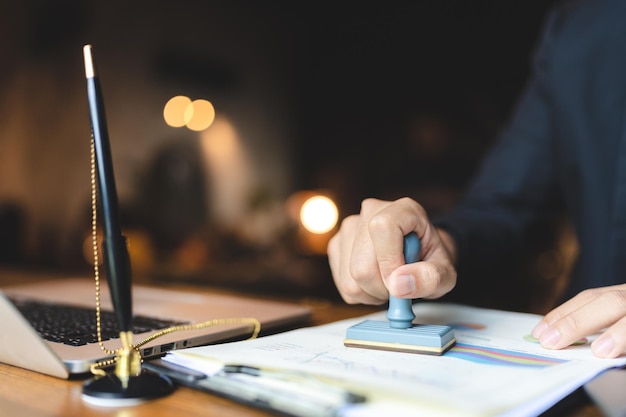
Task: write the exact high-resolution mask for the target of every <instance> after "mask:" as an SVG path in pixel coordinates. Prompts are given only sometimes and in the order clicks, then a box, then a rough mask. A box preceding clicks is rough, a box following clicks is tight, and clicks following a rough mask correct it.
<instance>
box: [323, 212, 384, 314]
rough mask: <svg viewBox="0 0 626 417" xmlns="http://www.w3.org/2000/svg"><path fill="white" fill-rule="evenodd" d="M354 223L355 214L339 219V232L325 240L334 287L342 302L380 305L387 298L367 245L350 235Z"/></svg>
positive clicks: (355, 227)
mask: <svg viewBox="0 0 626 417" xmlns="http://www.w3.org/2000/svg"><path fill="white" fill-rule="evenodd" d="M358 225H359V216H356V215H355V216H349V217H346V218H345V219H344V220H343V222H342V223H341V227H340V229H339V232H338V233H337V234H335V235H334V236H333V237H332V238H331V239H330V241H329V243H328V250H327V252H328V263H329V265H330V269H331V272H332V275H333V279H334V281H335V286H336V287H337V290H338V291H339V293H340V294H341V296H342V298H343V299H344V301H345V302H347V303H349V304H357V303H362V304H382V303H384V302H385V301H386V299H387V297H386V291H385V288H384V285H383V283H382V281H381V280H380V277H379V275H378V273H377V271H378V268H377V266H376V263H375V257H374V256H373V254H371V253H373V251H371V250H370V249H368V248H367V247H368V245H367V243H356V239H355V238H354V236H355V235H356V230H357V228H358ZM369 246H370V247H371V245H369ZM368 254H370V255H368ZM355 277H356V279H355ZM370 293H371V294H370ZM372 294H378V296H375V295H372Z"/></svg>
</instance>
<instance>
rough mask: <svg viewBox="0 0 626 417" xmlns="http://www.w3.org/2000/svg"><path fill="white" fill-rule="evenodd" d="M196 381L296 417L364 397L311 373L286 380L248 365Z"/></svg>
mask: <svg viewBox="0 0 626 417" xmlns="http://www.w3.org/2000/svg"><path fill="white" fill-rule="evenodd" d="M252 370H254V371H252ZM251 371H252V372H251ZM197 383H198V385H201V386H204V387H205V388H207V389H209V390H211V391H214V392H216V393H220V394H222V395H225V396H227V397H230V398H233V399H235V400H237V401H241V402H244V403H248V404H251V405H254V406H257V407H259V406H260V407H265V408H269V409H271V410H274V411H279V412H281V413H283V414H288V415H293V416H299V417H336V416H339V415H341V411H342V410H343V409H344V408H346V407H348V406H350V405H352V404H355V403H359V402H363V401H365V398H364V397H361V396H358V395H356V394H352V393H350V392H348V391H347V390H343V389H340V388H339V387H334V386H331V385H328V384H326V385H324V384H321V383H318V382H316V381H315V377H313V376H311V377H310V378H309V379H305V378H301V379H298V380H297V381H290V380H288V379H282V377H280V376H279V375H278V374H276V375H271V372H270V373H268V372H267V371H261V370H258V369H255V368H250V367H246V369H242V372H239V371H237V372H235V371H232V370H222V371H220V372H218V373H216V374H214V375H211V376H209V377H208V378H207V379H203V380H200V381H198V382H197Z"/></svg>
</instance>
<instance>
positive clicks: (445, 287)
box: [328, 198, 456, 304]
mask: <svg viewBox="0 0 626 417" xmlns="http://www.w3.org/2000/svg"><path fill="white" fill-rule="evenodd" d="M410 232H415V233H416V234H417V236H418V237H419V239H420V243H421V250H420V260H421V261H422V262H417V263H413V264H408V265H405V261H404V256H403V252H402V245H403V241H404V239H403V238H404V236H405V235H406V234H408V233H410ZM454 256H455V248H454V243H453V241H452V238H451V237H450V236H449V235H448V234H447V233H445V232H442V231H439V230H437V229H436V228H435V227H434V226H433V225H432V224H431V223H430V221H429V220H428V216H427V215H426V212H425V210H424V208H423V207H422V206H420V205H419V204H418V203H417V202H415V201H414V200H411V199H409V198H402V199H400V200H396V201H393V202H391V201H382V200H376V199H367V200H364V201H363V202H362V204H361V212H360V214H358V215H352V216H348V217H346V218H345V219H344V220H343V222H342V223H341V227H340V229H339V232H337V234H335V235H334V236H333V237H332V238H331V240H330V242H329V243H328V261H329V264H330V269H331V272H332V274H333V279H334V281H335V285H336V286H337V289H338V291H339V293H340V294H341V296H342V298H343V299H344V300H345V301H346V302H347V303H349V304H357V303H363V304H382V303H384V302H385V301H387V300H388V299H389V295H390V294H391V295H393V296H394V297H398V298H437V297H441V296H442V295H444V294H445V293H447V292H448V291H450V290H451V289H452V288H453V287H454V285H455V284H456V269H455V268H454Z"/></svg>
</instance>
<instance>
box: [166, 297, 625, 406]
mask: <svg viewBox="0 0 626 417" xmlns="http://www.w3.org/2000/svg"><path fill="white" fill-rule="evenodd" d="M414 311H415V314H416V316H417V318H416V322H418V323H428V324H448V325H451V326H453V327H454V329H455V335H456V338H457V345H456V346H455V347H453V348H452V349H451V350H450V351H448V352H446V353H445V354H444V355H443V356H429V355H419V354H413V353H399V352H385V351H377V350H368V349H358V348H347V347H345V346H344V345H343V339H344V337H345V332H346V328H347V327H348V326H351V325H353V324H356V323H358V322H360V321H361V320H363V319H365V318H368V319H375V320H385V313H384V312H381V313H378V314H375V315H370V316H367V317H362V318H359V319H350V320H343V321H339V322H335V323H331V324H327V325H323V326H317V327H310V328H303V329H298V330H293V331H290V332H286V333H281V334H277V335H273V336H267V337H263V338H259V339H255V340H248V341H242V342H234V343H227V344H222V345H212V346H205V347H200V348H192V349H187V350H182V351H177V352H173V353H171V354H168V356H167V357H166V358H165V359H166V360H167V361H171V362H176V363H179V364H183V365H186V366H188V367H189V366H191V367H193V368H195V369H205V371H206V372H208V373H211V372H214V371H216V370H217V368H216V361H217V363H224V364H245V365H251V366H258V367H272V368H279V369H289V370H297V371H304V372H308V373H311V374H315V375H320V376H325V377H332V378H334V379H336V380H338V381H343V383H345V384H346V385H347V386H348V387H350V388H351V389H352V390H353V391H355V392H358V393H364V394H365V395H366V396H368V401H367V402H366V403H364V404H363V405H355V406H353V407H350V408H349V409H346V413H345V415H346V416H370V415H371V416H380V415H383V414H382V413H383V412H384V413H386V414H388V413H389V412H390V411H392V412H393V413H394V415H395V416H400V415H411V416H415V415H420V414H419V413H422V414H421V415H428V416H507V417H513V416H529V415H537V414H539V413H541V412H543V411H545V410H547V409H548V408H550V407H551V406H552V405H554V404H555V403H556V402H558V401H559V400H560V399H562V398H563V397H565V396H566V395H567V394H569V393H571V392H572V391H574V390H575V389H576V388H578V387H580V386H581V385H583V384H584V383H585V382H587V381H588V380H590V379H592V378H593V377H594V376H595V375H597V374H598V373H600V372H601V371H603V370H604V369H607V368H611V367H615V366H622V365H624V364H626V358H619V359H613V360H607V359H598V358H595V357H594V356H593V354H592V353H591V350H590V348H589V343H586V344H583V345H577V346H572V347H570V348H567V349H564V350H560V351H553V350H546V349H543V348H542V347H541V346H540V345H539V344H538V343H536V342H533V341H532V340H528V335H529V334H530V331H531V329H532V328H533V327H534V325H535V324H536V323H537V322H538V321H539V319H540V317H539V316H536V315H531V314H523V313H513V312H505V311H499V310H488V309H479V308H473V307H467V306H460V305H455V304H439V303H427V302H420V303H418V304H416V305H415V306H414ZM591 340H592V338H590V340H589V342H590V341H591Z"/></svg>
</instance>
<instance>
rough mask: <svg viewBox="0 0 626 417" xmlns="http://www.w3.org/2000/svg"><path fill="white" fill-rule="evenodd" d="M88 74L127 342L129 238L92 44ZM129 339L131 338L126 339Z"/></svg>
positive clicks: (112, 269)
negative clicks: (123, 224)
mask: <svg viewBox="0 0 626 417" xmlns="http://www.w3.org/2000/svg"><path fill="white" fill-rule="evenodd" d="M83 55H84V58H85V75H86V77H87V97H88V100H89V116H90V119H91V132H92V135H93V142H94V146H95V153H96V166H97V172H98V190H99V192H100V204H101V209H102V217H103V220H102V221H103V224H104V240H103V242H102V246H103V253H104V262H105V270H106V273H107V281H108V283H109V289H110V291H111V299H112V301H113V307H114V310H115V315H116V318H117V322H118V325H119V330H120V334H121V336H122V343H123V344H124V345H126V343H125V341H126V342H129V340H130V338H131V337H132V297H131V268H130V258H129V255H128V248H127V245H126V238H125V237H124V236H123V235H122V230H121V227H120V222H119V218H118V202H117V191H116V189H115V177H114V175H113V162H112V158H111V149H110V145H109V135H108V132H107V124H106V116H105V112H104V101H103V99H102V92H101V90H100V84H99V82H98V75H97V72H96V66H95V64H94V60H93V57H92V53H91V45H85V47H84V48H83ZM125 339H129V340H125Z"/></svg>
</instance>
